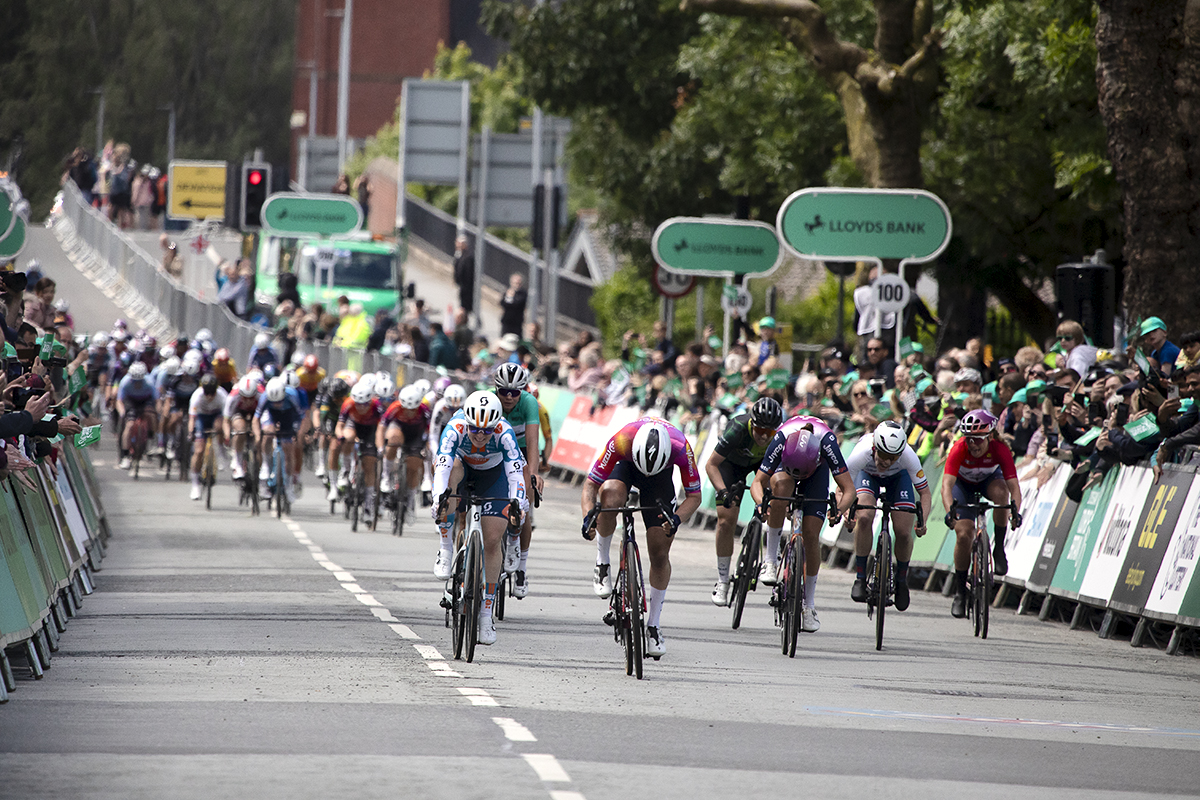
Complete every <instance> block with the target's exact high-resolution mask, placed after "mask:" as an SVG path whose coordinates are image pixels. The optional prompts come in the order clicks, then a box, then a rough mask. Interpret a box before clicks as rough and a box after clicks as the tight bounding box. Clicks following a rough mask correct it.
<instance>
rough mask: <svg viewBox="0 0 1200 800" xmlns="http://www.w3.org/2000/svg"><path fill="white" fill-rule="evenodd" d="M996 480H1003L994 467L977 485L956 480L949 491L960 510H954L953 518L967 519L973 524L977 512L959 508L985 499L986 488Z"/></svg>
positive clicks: (971, 509) (997, 468)
mask: <svg viewBox="0 0 1200 800" xmlns="http://www.w3.org/2000/svg"><path fill="white" fill-rule="evenodd" d="M998 480H1003V475H1002V474H1001V472H1000V468H999V467H996V470H995V472H993V473H992V474H991V475H988V476H987V477H986V478H984V479H983V480H982V481H979V482H978V483H973V482H972V481H964V480H963V479H962V478H959V479H958V480H956V481H955V482H954V486H953V487H952V488H951V489H950V496H951V498H952V499H953V500H954V502H956V503H958V505H959V506H960V508H956V509H955V510H954V518H955V519H969V520H971V521H972V522H974V521H975V518H976V517H977V516H979V512H978V511H976V510H975V509H973V508H961V506H969V505H972V504H974V503H978V502H979V500H980V499H981V498H985V497H987V490H988V487H989V486H991V485H992V482H993V481H998Z"/></svg>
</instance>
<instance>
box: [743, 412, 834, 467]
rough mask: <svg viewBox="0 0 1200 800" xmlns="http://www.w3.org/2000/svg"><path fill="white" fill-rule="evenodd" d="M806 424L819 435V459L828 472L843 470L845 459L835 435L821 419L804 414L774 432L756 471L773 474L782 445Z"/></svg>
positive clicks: (793, 418)
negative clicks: (827, 468)
mask: <svg viewBox="0 0 1200 800" xmlns="http://www.w3.org/2000/svg"><path fill="white" fill-rule="evenodd" d="M807 425H811V426H812V429H813V432H814V433H815V434H816V435H818V436H820V437H821V460H822V461H823V462H824V463H825V466H827V467H829V471H830V473H831V474H833V475H841V474H842V473H843V472H845V471H846V461H845V460H844V459H843V458H842V451H841V448H839V447H838V443H837V436H836V435H834V433H833V431H831V430H829V426H828V425H826V424H825V423H824V422H822V421H821V420H819V419H817V418H816V417H804V416H799V417H792V418H791V419H789V420H788V421H787V422H785V423H783V425H782V426H781V427H780V428H779V430H778V431H776V432H775V435H774V436H773V437H771V441H770V442H769V443H768V444H767V452H766V454H765V455H764V456H763V460H762V463H761V464H759V466H758V471H759V472H765V473H767V474H768V475H774V474H775V473H776V472H777V471H779V468H780V461H781V459H782V458H783V449H784V445H786V444H787V440H788V437H789V436H791V435H792V434H793V433H796V432H797V431H799V430H801V429H802V428H804V427H805V426H807Z"/></svg>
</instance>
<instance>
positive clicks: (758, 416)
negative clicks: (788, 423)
mask: <svg viewBox="0 0 1200 800" xmlns="http://www.w3.org/2000/svg"><path fill="white" fill-rule="evenodd" d="M750 422H751V423H752V424H753V425H754V426H755V427H757V428H770V429H771V430H775V429H776V428H778V427H779V426H780V425H782V424H783V406H781V405H779V401H778V400H776V399H775V398H774V397H760V398H759V399H758V402H756V403H755V404H754V405H753V406H751V407H750Z"/></svg>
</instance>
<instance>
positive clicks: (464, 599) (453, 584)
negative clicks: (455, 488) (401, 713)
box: [438, 485, 520, 664]
mask: <svg viewBox="0 0 1200 800" xmlns="http://www.w3.org/2000/svg"><path fill="white" fill-rule="evenodd" d="M454 498H457V499H458V500H459V506H458V513H459V514H461V515H462V517H461V518H462V519H464V520H465V523H464V524H463V525H462V527H461V528H459V530H458V534H457V536H456V541H455V551H454V571H453V572H452V573H451V576H450V581H449V593H448V594H449V597H446V596H445V595H443V597H442V607H443V608H445V609H446V612H447V614H448V615H449V616H450V620H451V642H452V644H453V646H454V658H455V659H461V658H463V657H464V655H465V658H466V661H467V663H468V664H469V663H471V662H472V661H474V660H475V645H476V643H477V640H478V638H479V613H480V610H481V609H482V608H483V601H484V594H485V592H486V591H487V577H486V576H487V573H486V571H485V568H484V567H485V565H484V554H483V504H484V503H487V502H491V501H498V500H504V501H507V502H508V517H509V526H510V527H511V525H512V520H513V519H514V518H516V517H517V516H518V515H519V513H520V506H519V505H518V503H517V501H516V500H514V499H511V498H508V497H475V496H473V494H472V487H470V486H469V485H468V487H467V491H466V493H465V494H462V493H459V494H445V495H443V496H442V498H441V500H440V501H439V505H438V517H439V519H440V518H441V517H442V516H443V515H444V514H445V513H446V511H447V509H448V508H449V504H450V500H451V499H454ZM497 594H499V592H497Z"/></svg>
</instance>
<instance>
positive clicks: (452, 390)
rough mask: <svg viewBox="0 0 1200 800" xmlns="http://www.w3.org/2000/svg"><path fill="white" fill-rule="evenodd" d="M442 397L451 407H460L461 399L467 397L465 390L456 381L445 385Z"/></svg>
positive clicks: (463, 399)
mask: <svg viewBox="0 0 1200 800" xmlns="http://www.w3.org/2000/svg"><path fill="white" fill-rule="evenodd" d="M442 399H443V400H445V401H446V405H448V406H450V407H451V408H462V404H463V401H465V400H466V399H467V390H466V389H464V388H463V387H461V386H459V385H458V384H457V383H456V384H454V385H453V386H447V387H446V393H445V394H444V395H442Z"/></svg>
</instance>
